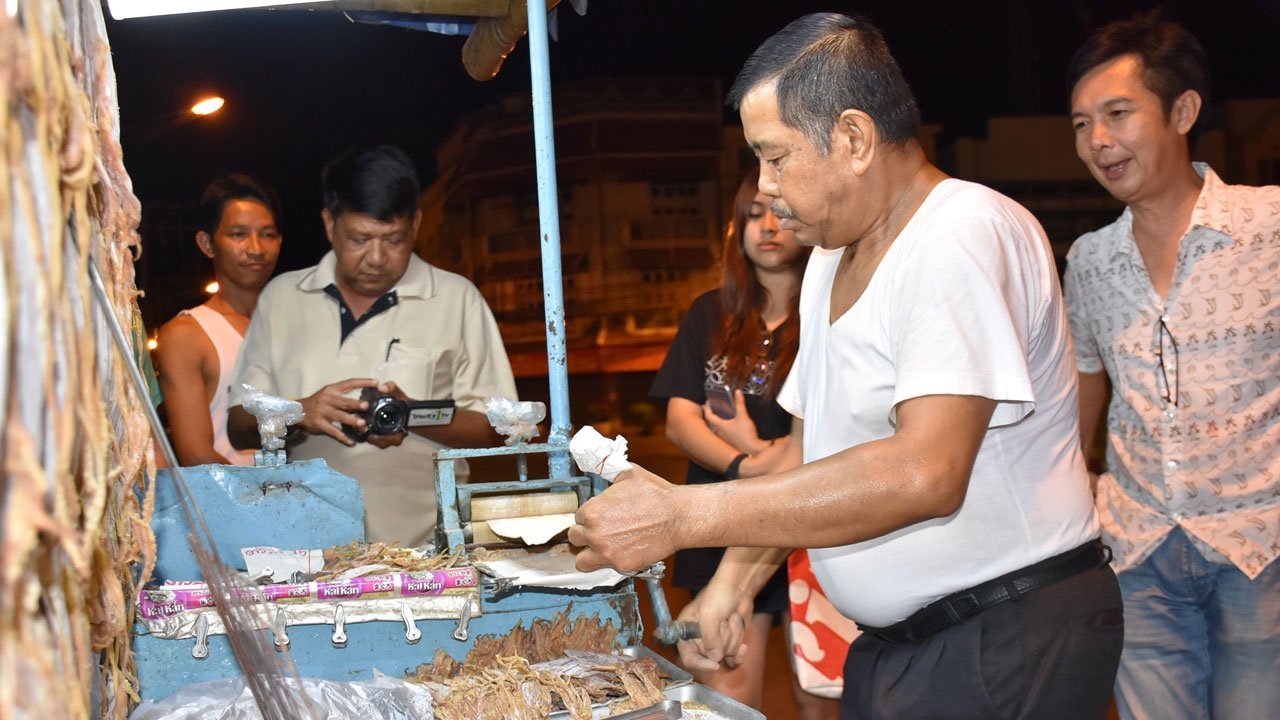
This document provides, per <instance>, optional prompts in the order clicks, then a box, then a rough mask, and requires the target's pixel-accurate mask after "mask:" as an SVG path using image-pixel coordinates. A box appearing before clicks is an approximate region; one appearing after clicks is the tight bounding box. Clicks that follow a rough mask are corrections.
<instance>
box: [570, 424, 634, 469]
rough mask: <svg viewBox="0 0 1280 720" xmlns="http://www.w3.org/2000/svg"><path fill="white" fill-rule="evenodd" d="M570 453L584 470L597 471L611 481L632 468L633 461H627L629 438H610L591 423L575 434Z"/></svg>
mask: <svg viewBox="0 0 1280 720" xmlns="http://www.w3.org/2000/svg"><path fill="white" fill-rule="evenodd" d="M569 454H570V455H573V461H574V462H576V463H578V469H580V470H582V472H590V473H595V474H597V475H599V476H600V477H602V478H604V479H605V480H608V481H609V482H613V481H614V479H616V478H617V477H618V474H619V473H621V472H624V471H626V470H630V469H631V463H629V462H627V439H626V438H624V437H622V436H621V435H619V436H617V437H615V438H614V439H612V440H610V439H608V438H606V437H605V436H603V435H601V434H600V433H599V431H597V430H596V429H595V428H593V427H591V426H590V425H587V426H584V427H583V428H582V429H581V430H579V431H578V432H576V433H574V434H573V439H571V440H570V441H569Z"/></svg>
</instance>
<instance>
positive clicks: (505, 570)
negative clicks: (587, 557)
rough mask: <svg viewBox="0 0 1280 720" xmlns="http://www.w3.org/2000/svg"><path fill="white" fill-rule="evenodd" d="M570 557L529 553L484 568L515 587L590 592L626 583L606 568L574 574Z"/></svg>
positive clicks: (571, 556) (616, 572) (569, 554)
mask: <svg viewBox="0 0 1280 720" xmlns="http://www.w3.org/2000/svg"><path fill="white" fill-rule="evenodd" d="M574 560H575V558H574V555H573V554H572V553H562V552H554V551H553V552H543V553H530V554H528V555H522V556H519V557H506V558H500V559H496V560H486V561H485V562H484V566H485V567H486V568H487V569H488V570H489V571H491V572H492V573H493V574H494V575H496V576H497V577H503V578H510V579H511V580H512V582H513V583H514V584H516V585H532V586H537V587H554V588H567V589H570V590H591V589H592V588H598V587H613V586H614V585H617V584H618V583H620V582H622V581H624V580H629V579H630V578H629V577H628V576H626V575H623V574H621V573H619V572H618V571H616V570H611V569H609V568H601V569H600V570H595V571H593V572H588V573H584V572H578V570H577V568H576V566H575V565H574Z"/></svg>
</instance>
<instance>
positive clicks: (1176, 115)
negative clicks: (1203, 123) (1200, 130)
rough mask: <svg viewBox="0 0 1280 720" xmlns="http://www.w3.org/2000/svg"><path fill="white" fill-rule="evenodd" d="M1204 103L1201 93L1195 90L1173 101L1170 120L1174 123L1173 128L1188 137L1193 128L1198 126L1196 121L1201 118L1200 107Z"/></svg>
mask: <svg viewBox="0 0 1280 720" xmlns="http://www.w3.org/2000/svg"><path fill="white" fill-rule="evenodd" d="M1203 102H1204V100H1203V99H1201V97H1200V93H1198V92H1196V91H1195V90H1188V91H1186V92H1184V93H1182V94H1181V95H1179V96H1178V97H1177V98H1176V99H1175V100H1174V101H1173V107H1172V108H1171V109H1170V112H1169V118H1170V120H1172V121H1173V127H1174V129H1176V130H1177V131H1178V133H1179V134H1181V135H1186V134H1187V133H1189V132H1191V128H1192V127H1194V126H1195V124H1196V119H1197V118H1199V117H1200V105H1201V104H1202V103H1203Z"/></svg>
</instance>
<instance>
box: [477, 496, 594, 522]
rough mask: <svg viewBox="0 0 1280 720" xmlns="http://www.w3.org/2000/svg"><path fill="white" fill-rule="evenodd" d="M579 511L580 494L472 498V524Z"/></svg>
mask: <svg viewBox="0 0 1280 720" xmlns="http://www.w3.org/2000/svg"><path fill="white" fill-rule="evenodd" d="M577 509H578V494H577V493H572V492H540V493H528V494H524V495H477V496H476V497H473V498H471V522H472V523H473V524H476V523H479V522H480V521H482V520H501V519H503V518H513V517H529V516H530V515H554V514H556V513H571V512H575V511H577Z"/></svg>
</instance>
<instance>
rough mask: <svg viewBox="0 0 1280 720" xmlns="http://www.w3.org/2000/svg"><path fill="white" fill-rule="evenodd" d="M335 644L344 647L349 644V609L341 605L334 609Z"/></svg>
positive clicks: (337, 646)
mask: <svg viewBox="0 0 1280 720" xmlns="http://www.w3.org/2000/svg"><path fill="white" fill-rule="evenodd" d="M332 640H333V646H334V647H336V648H344V647H346V646H347V611H346V610H344V609H343V608H342V606H341V605H339V606H338V607H337V609H335V610H334V611H333V638H332Z"/></svg>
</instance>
